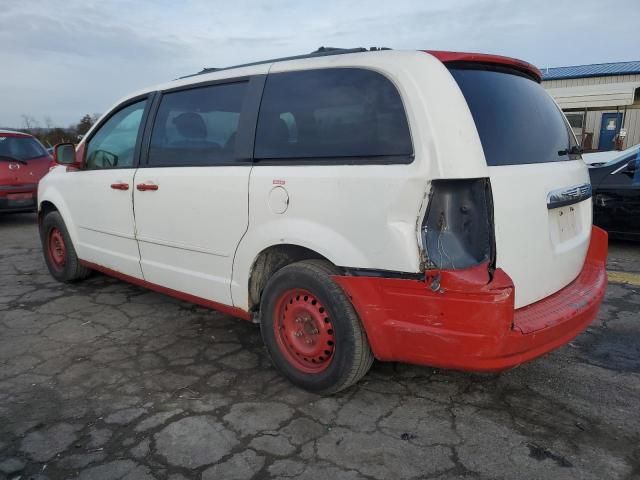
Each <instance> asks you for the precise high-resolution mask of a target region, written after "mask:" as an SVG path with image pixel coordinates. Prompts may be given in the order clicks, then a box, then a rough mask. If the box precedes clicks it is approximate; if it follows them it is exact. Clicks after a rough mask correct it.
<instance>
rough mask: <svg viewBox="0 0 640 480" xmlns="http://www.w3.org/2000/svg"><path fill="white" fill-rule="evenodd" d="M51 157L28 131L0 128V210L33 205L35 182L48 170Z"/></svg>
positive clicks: (20, 209)
mask: <svg viewBox="0 0 640 480" xmlns="http://www.w3.org/2000/svg"><path fill="white" fill-rule="evenodd" d="M51 160H52V158H51V156H50V155H49V154H48V153H47V151H46V149H45V148H44V147H43V146H42V144H41V143H40V142H39V141H38V140H37V139H36V138H34V137H33V136H31V135H29V134H28V133H22V132H13V131H10V130H0V213H4V212H29V211H34V210H35V209H36V206H37V202H36V197H37V194H38V182H39V181H40V179H41V178H42V177H44V175H45V174H46V173H47V172H48V171H49V166H50V164H51Z"/></svg>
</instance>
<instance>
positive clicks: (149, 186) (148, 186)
mask: <svg viewBox="0 0 640 480" xmlns="http://www.w3.org/2000/svg"><path fill="white" fill-rule="evenodd" d="M136 188H137V189H138V190H140V191H141V192H144V191H146V190H158V185H154V184H153V183H139V184H138V185H136Z"/></svg>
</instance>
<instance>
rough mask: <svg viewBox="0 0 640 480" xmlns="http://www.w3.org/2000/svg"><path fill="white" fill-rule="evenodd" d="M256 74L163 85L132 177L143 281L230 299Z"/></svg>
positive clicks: (241, 229)
mask: <svg viewBox="0 0 640 480" xmlns="http://www.w3.org/2000/svg"><path fill="white" fill-rule="evenodd" d="M262 82H263V79H262V78H261V77H260V76H257V77H253V78H251V79H249V78H241V79H233V80H223V81H220V82H216V83H213V84H207V85H204V86H202V85H199V86H188V87H181V88H179V89H175V90H172V91H167V92H164V93H163V94H162V96H161V98H160V101H159V106H158V108H157V113H156V114H155V120H154V123H153V127H152V128H150V129H149V131H148V134H147V136H148V144H149V145H148V156H147V159H146V161H145V162H143V163H142V164H141V166H140V168H139V170H138V171H137V173H136V176H135V182H134V183H135V189H134V206H135V221H136V238H137V240H138V244H139V246H140V255H141V266H142V271H143V273H144V278H145V280H146V281H148V282H151V283H154V284H157V285H161V286H163V287H166V288H170V289H172V290H177V291H180V292H184V293H187V294H190V295H194V296H197V297H200V298H204V299H207V300H212V301H215V302H219V303H223V304H226V305H231V304H232V302H231V293H230V282H231V268H232V264H233V255H234V253H235V250H236V247H237V245H238V242H239V241H240V238H241V237H242V235H243V234H244V233H245V231H246V229H247V222H248V194H249V190H248V188H249V173H250V171H251V152H252V148H253V133H254V131H255V121H256V115H257V105H258V101H259V93H260V91H261V88H262Z"/></svg>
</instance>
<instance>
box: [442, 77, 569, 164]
mask: <svg viewBox="0 0 640 480" xmlns="http://www.w3.org/2000/svg"><path fill="white" fill-rule="evenodd" d="M450 72H451V74H452V75H453V78H455V80H456V82H458V86H459V87H460V90H462V93H463V95H464V98H465V99H466V100H467V104H468V105H469V109H470V110H471V114H472V115H473V119H474V121H475V124H476V128H477V130H478V134H479V135H480V141H481V142H482V148H483V149H484V154H485V157H486V160H487V164H488V165H489V166H498V165H520V164H530V163H546V162H558V161H562V160H573V159H575V158H579V155H578V154H575V153H574V154H570V153H569V150H570V149H571V147H573V146H576V143H575V139H574V137H573V135H572V134H571V133H570V130H569V126H568V124H567V121H566V120H565V118H564V115H563V114H562V112H561V111H560V109H559V108H558V107H557V105H556V104H555V102H554V101H553V100H552V99H551V97H550V96H549V94H548V93H547V92H545V90H544V88H542V86H541V85H540V84H538V83H536V82H535V81H533V80H531V79H529V78H527V77H524V76H521V75H519V74H516V73H509V72H503V71H493V70H482V69H471V68H469V69H467V68H451V69H450Z"/></svg>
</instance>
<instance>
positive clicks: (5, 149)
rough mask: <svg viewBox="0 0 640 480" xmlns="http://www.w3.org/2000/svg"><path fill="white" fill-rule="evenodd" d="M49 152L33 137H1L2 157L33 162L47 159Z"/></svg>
mask: <svg viewBox="0 0 640 480" xmlns="http://www.w3.org/2000/svg"><path fill="white" fill-rule="evenodd" d="M47 155H48V153H47V151H46V150H45V149H44V147H43V146H42V144H41V143H40V142H39V141H37V140H36V139H35V138H33V137H14V136H3V135H0V157H10V158H15V159H17V160H31V159H32V158H40V157H46V156H47Z"/></svg>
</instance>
